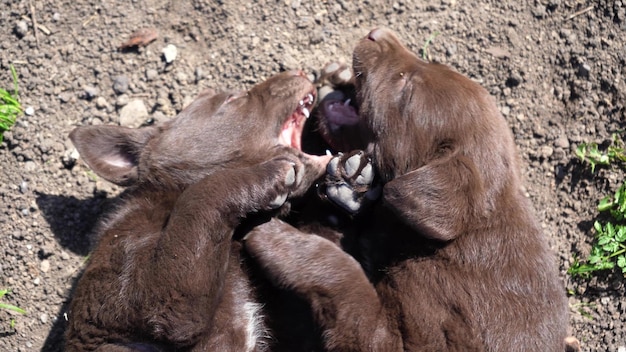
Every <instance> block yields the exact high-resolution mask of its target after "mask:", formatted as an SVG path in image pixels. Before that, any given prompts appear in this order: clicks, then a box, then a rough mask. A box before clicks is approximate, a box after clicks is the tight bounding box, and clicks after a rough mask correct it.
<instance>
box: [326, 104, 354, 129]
mask: <svg viewBox="0 0 626 352" xmlns="http://www.w3.org/2000/svg"><path fill="white" fill-rule="evenodd" d="M323 109H324V115H325V116H326V120H327V121H328V123H329V124H330V125H331V126H332V125H334V126H336V127H339V126H343V125H348V126H352V125H356V124H357V123H359V115H358V114H357V112H356V109H355V108H354V107H353V106H351V105H350V99H348V100H346V101H345V102H343V101H341V100H334V101H327V102H325V104H323Z"/></svg>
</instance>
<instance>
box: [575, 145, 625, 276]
mask: <svg viewBox="0 0 626 352" xmlns="http://www.w3.org/2000/svg"><path fill="white" fill-rule="evenodd" d="M576 155H577V156H578V157H579V158H581V159H582V160H583V161H587V162H589V164H591V169H592V171H593V170H594V169H595V166H596V165H603V166H607V165H611V164H613V163H615V162H619V163H624V162H626V155H625V154H624V142H623V140H622V139H621V138H620V137H619V135H618V134H613V140H612V142H611V145H610V146H609V147H608V149H607V151H606V152H600V151H599V150H598V146H597V144H595V143H592V144H581V145H580V146H578V148H577V149H576ZM598 211H599V212H603V213H606V212H608V213H609V214H610V219H609V220H608V221H607V222H606V223H601V222H600V221H596V222H595V223H594V224H593V228H594V230H595V233H596V235H595V240H594V243H593V244H592V247H591V252H590V253H589V257H588V258H586V259H585V260H583V261H580V260H579V259H578V258H575V260H574V264H573V265H572V266H571V267H570V268H569V269H568V271H567V272H568V273H569V274H570V275H583V276H585V275H588V274H589V273H592V272H595V271H602V270H612V269H614V268H615V267H616V266H617V267H618V268H619V269H620V271H621V272H622V275H624V276H626V182H625V183H623V184H622V185H621V186H620V187H619V188H618V189H617V191H615V194H614V195H613V196H606V197H604V198H602V199H601V200H600V202H599V203H598Z"/></svg>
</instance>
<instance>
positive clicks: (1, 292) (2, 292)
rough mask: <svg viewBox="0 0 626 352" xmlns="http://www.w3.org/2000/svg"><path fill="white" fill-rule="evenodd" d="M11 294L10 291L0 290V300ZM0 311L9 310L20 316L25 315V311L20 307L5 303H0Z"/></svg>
mask: <svg viewBox="0 0 626 352" xmlns="http://www.w3.org/2000/svg"><path fill="white" fill-rule="evenodd" d="M8 293H11V291H10V290H6V289H5V290H0V299H2V298H3V297H4V296H5V295H6V294H8ZM0 309H6V310H11V311H14V312H16V313H20V314H26V311H25V310H24V309H22V308H20V307H16V306H14V305H11V304H6V303H2V302H0Z"/></svg>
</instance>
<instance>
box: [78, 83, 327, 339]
mask: <svg viewBox="0 0 626 352" xmlns="http://www.w3.org/2000/svg"><path fill="white" fill-rule="evenodd" d="M301 76H302V74H301V73H293V72H292V73H283V74H279V75H276V76H274V77H272V78H270V79H269V80H267V81H266V82H264V83H262V84H259V85H257V86H255V87H254V88H252V89H251V90H249V91H247V92H243V93H239V94H235V95H228V94H224V93H220V94H216V95H212V94H209V93H207V94H204V95H201V96H200V97H199V98H198V99H197V100H196V101H194V102H193V103H192V104H191V105H190V106H189V107H187V108H186V109H185V110H184V111H183V112H181V114H180V115H179V116H178V117H176V118H175V119H172V120H170V121H167V122H165V123H163V124H162V125H158V126H152V127H145V128H139V129H128V128H123V127H118V126H88V127H79V128H77V129H75V130H74V131H73V132H72V133H71V135H70V137H71V139H72V141H73V142H74V144H75V145H76V148H77V149H78V150H79V152H80V154H81V156H82V158H83V159H84V160H85V161H86V162H87V164H88V165H89V166H90V167H91V168H92V169H93V170H94V171H95V172H96V173H97V174H98V175H100V176H102V177H103V178H105V179H107V180H109V181H111V182H114V183H117V184H119V185H123V186H129V188H128V189H127V190H126V192H125V193H124V194H123V195H122V197H121V200H120V205H119V206H118V208H117V210H115V211H114V212H113V213H112V214H111V215H110V216H108V217H107V218H106V219H105V220H104V221H103V222H102V224H101V225H100V227H99V230H98V236H99V242H98V244H97V246H96V248H95V249H94V250H93V252H92V253H91V254H90V257H89V261H88V264H87V266H86V268H85V271H84V273H83V275H82V277H81V278H80V280H79V282H78V284H77V287H76V290H75V292H74V294H73V297H72V302H71V305H70V309H69V313H68V327H67V331H66V340H67V341H66V342H67V343H66V350H67V351H94V350H97V351H173V350H176V351H257V350H263V349H264V346H267V344H268V343H269V342H270V341H271V332H270V331H268V327H267V325H266V323H265V321H264V316H265V314H264V311H263V307H262V305H261V304H260V303H259V302H258V297H257V296H256V292H255V287H254V284H253V283H252V282H251V281H250V278H249V270H248V266H247V265H246V263H245V260H244V259H243V258H242V256H241V244H240V242H238V241H237V238H235V239H234V240H233V236H234V234H235V231H236V230H237V231H240V230H241V225H242V223H243V222H246V221H250V219H249V218H250V217H254V216H261V215H262V214H267V216H268V217H269V216H270V215H273V214H275V212H276V211H275V210H273V209H274V208H276V207H278V206H280V205H281V204H282V203H283V202H284V200H285V198H286V197H287V196H288V195H289V196H290V197H292V196H298V195H301V194H303V193H304V192H305V191H306V189H308V188H309V186H310V185H311V184H312V182H313V181H314V180H315V179H316V178H318V177H319V176H321V175H322V173H323V171H324V163H323V162H322V161H321V160H318V159H314V158H310V157H308V156H305V155H303V154H302V153H300V152H299V151H297V150H296V149H293V148H290V147H286V146H282V145H280V146H279V145H278V135H279V134H280V131H281V126H282V125H283V123H284V121H285V120H286V118H287V117H288V116H290V114H291V113H292V112H293V111H294V110H295V109H297V107H298V104H299V103H298V102H299V100H301V99H302V98H303V97H304V96H306V95H307V94H308V93H310V92H311V91H312V90H313V89H314V87H313V86H312V84H311V83H310V82H309V81H308V80H306V79H305V78H303V77H301ZM239 235H241V234H239ZM268 337H269V338H268Z"/></svg>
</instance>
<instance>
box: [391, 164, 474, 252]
mask: <svg viewBox="0 0 626 352" xmlns="http://www.w3.org/2000/svg"><path fill="white" fill-rule="evenodd" d="M483 197H484V192H483V185H482V181H481V178H480V174H479V173H478V171H477V170H476V166H475V164H474V162H473V161H472V160H471V159H469V158H467V157H464V156H452V157H450V158H445V159H443V160H435V161H433V162H432V163H430V164H427V165H425V166H423V167H421V168H419V169H417V170H415V171H412V172H410V173H407V174H404V175H402V176H400V177H397V178H395V179H394V180H392V181H390V182H388V183H387V184H386V185H385V186H384V188H383V201H384V202H385V205H386V206H387V207H389V208H390V209H392V210H393V211H394V212H395V213H396V214H397V215H398V216H399V217H400V218H401V219H402V221H403V222H404V223H405V224H406V225H408V226H410V227H411V228H413V229H414V230H416V231H418V232H419V233H420V235H423V236H424V237H426V238H430V239H434V240H439V241H450V240H452V239H455V238H456V237H458V236H459V235H460V234H461V233H462V232H464V231H466V230H467V228H468V227H471V226H473V224H471V223H469V222H470V221H477V219H480V218H479V217H476V216H480V214H481V212H482V211H483V210H484V208H483V206H482V204H481V199H483ZM475 212H479V214H478V215H477V214H475ZM478 221H479V220H478Z"/></svg>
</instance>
